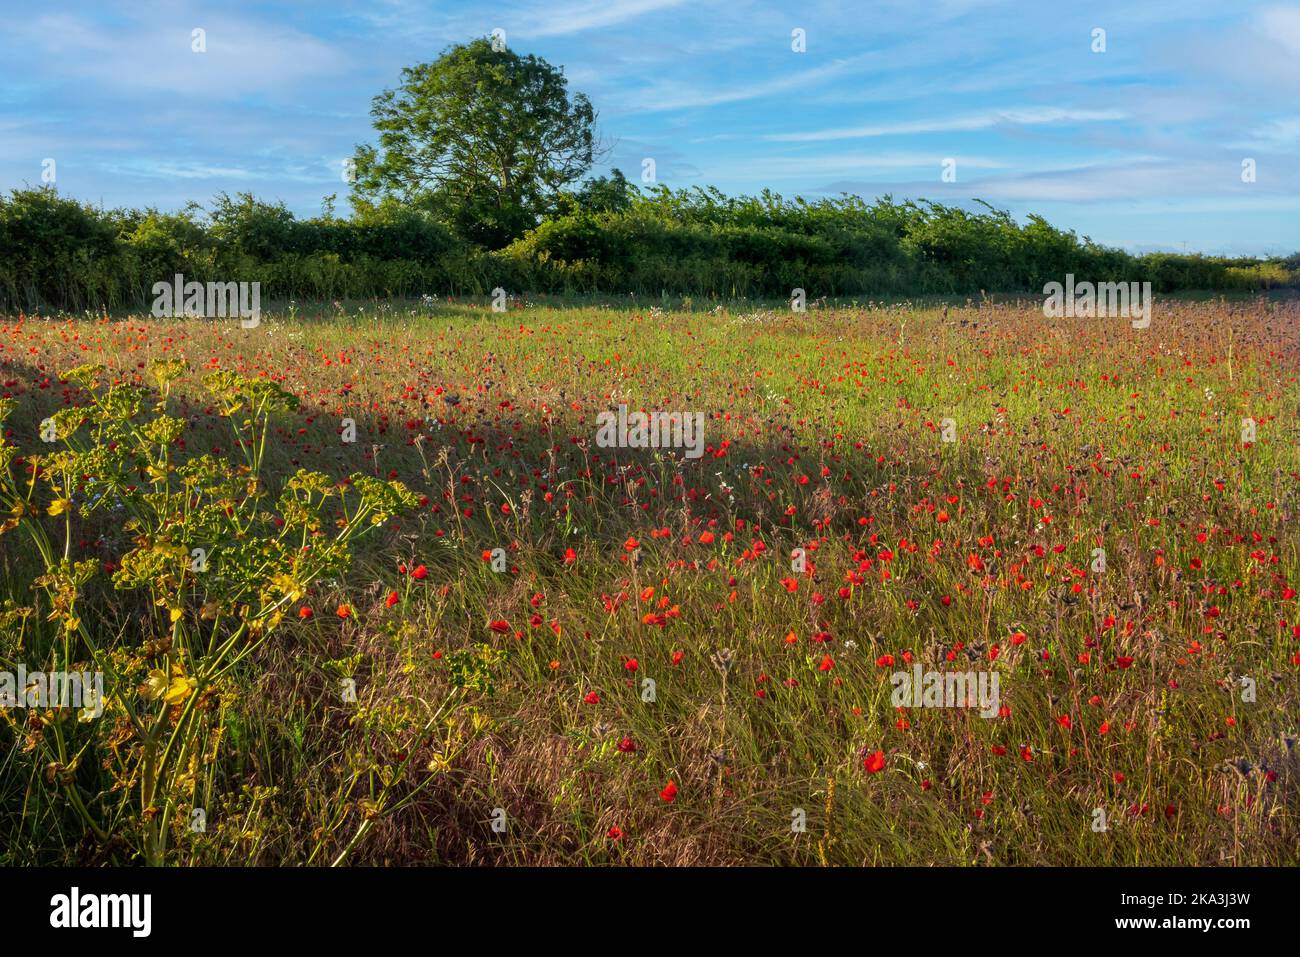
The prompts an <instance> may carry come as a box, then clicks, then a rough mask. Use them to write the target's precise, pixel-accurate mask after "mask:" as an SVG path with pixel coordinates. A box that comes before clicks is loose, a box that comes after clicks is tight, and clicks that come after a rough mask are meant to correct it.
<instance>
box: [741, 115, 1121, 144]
mask: <svg viewBox="0 0 1300 957" xmlns="http://www.w3.org/2000/svg"><path fill="white" fill-rule="evenodd" d="M1127 116H1128V114H1126V113H1123V112H1121V111H1119V110H1069V109H1060V108H1057V107H1038V108H1027V109H1014V110H998V111H994V112H988V113H976V114H972V115H968V116H953V117H947V118H944V119H933V120H908V121H905V122H901V123H876V124H873V125H870V126H850V127H840V128H838V129H830V130H808V131H806V132H787V133H771V134H768V135H767V136H765V137H764V139H768V140H778V141H782V142H803V143H811V142H821V141H824V140H854V139H865V138H867V137H873V136H904V135H911V134H917V133H954V132H962V131H969V130H987V129H992V128H994V127H998V126H1042V125H1044V124H1049V123H1099V122H1105V121H1109V120H1122V119H1125V118H1127Z"/></svg>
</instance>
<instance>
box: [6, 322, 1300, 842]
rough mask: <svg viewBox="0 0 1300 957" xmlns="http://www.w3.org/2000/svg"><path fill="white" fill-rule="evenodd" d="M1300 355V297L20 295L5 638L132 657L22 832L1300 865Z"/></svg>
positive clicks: (60, 658) (35, 786)
mask: <svg viewBox="0 0 1300 957" xmlns="http://www.w3.org/2000/svg"><path fill="white" fill-rule="evenodd" d="M168 360H180V362H179V363H176V364H173V365H167V364H166V362H167V361H168ZM160 362H161V363H162V364H160ZM87 365H102V366H103V367H104V371H102V372H97V371H94V370H91V369H86V368H82V369H80V370H79V371H77V372H76V373H75V374H70V373H71V370H73V369H74V368H76V367H85V366H87ZM213 372H225V373H234V374H236V375H235V376H227V377H225V378H222V377H220V376H218V377H217V378H215V379H213V378H209V380H208V385H207V386H205V385H204V378H205V376H209V375H210V374H211V373H213ZM1298 375H1300V302H1298V301H1297V300H1294V299H1290V300H1281V301H1269V300H1266V299H1262V298H1261V299H1254V300H1235V301H1224V300H1217V301H1203V302H1198V301H1181V302H1170V301H1164V302H1158V303H1157V305H1156V308H1155V312H1154V317H1153V321H1152V323H1151V325H1150V327H1149V328H1146V329H1134V328H1132V327H1131V326H1130V324H1129V323H1128V322H1127V321H1126V320H1121V319H1066V320H1049V319H1045V318H1044V316H1043V311H1042V307H1041V302H1025V303H1016V302H997V303H995V302H992V301H981V302H966V303H965V304H961V303H953V304H949V305H945V304H942V303H930V304H913V303H902V304H892V305H888V304H881V303H868V304H840V305H835V304H828V303H810V304H809V309H808V311H807V312H806V313H797V312H792V311H791V310H790V308H789V304H775V305H768V306H763V305H755V304H752V303H751V304H742V305H736V304H731V305H725V304H724V305H714V304H713V303H709V304H707V305H703V306H702V305H700V304H698V303H697V304H695V305H692V304H691V303H689V302H682V301H680V300H674V301H673V302H672V303H671V304H670V303H667V302H662V303H659V304H657V305H650V304H646V303H640V304H637V303H629V302H626V301H624V302H619V301H618V300H614V299H611V300H609V301H608V302H607V303H604V304H601V303H597V302H595V301H592V302H584V303H581V304H573V303H563V302H549V301H537V302H527V301H522V300H513V301H511V303H510V308H509V309H508V310H507V311H506V312H504V313H496V312H493V311H492V310H491V309H490V308H489V306H488V304H487V303H486V301H483V300H479V301H475V302H462V303H457V302H427V301H426V302H424V303H386V302H368V303H359V304H358V303H351V304H347V305H343V304H333V305H329V304H326V305H325V306H324V307H318V306H313V307H303V306H302V305H294V306H292V307H290V306H288V305H286V306H285V307H284V308H283V309H279V310H277V311H273V312H268V313H266V314H264V315H263V316H262V320H261V324H260V325H259V326H257V327H255V328H241V326H240V324H239V322H238V320H157V319H153V318H151V317H148V316H144V317H141V316H139V315H133V316H126V317H121V316H118V317H113V318H107V317H100V318H96V317H93V316H83V317H79V318H66V317H64V318H33V317H25V318H23V317H13V316H11V317H9V318H7V319H0V396H4V397H5V399H6V400H7V402H6V405H7V406H8V418H7V420H6V421H5V422H4V429H5V433H4V435H5V442H6V448H7V449H8V452H7V457H6V459H4V460H0V464H3V465H4V466H5V469H4V471H5V475H6V477H5V482H6V483H7V484H3V485H0V506H3V507H2V508H0V520H3V519H4V518H5V517H6V516H8V517H9V519H10V520H9V521H8V522H7V523H4V524H3V525H0V528H5V529H6V531H5V534H3V535H0V598H4V599H6V603H5V606H4V608H3V609H0V668H3V669H10V670H12V669H13V668H14V667H15V665H16V663H17V662H19V661H23V662H26V666H27V668H28V669H29V670H30V669H34V668H37V667H39V666H41V665H43V666H45V667H46V669H47V670H50V671H53V670H56V669H59V668H62V669H65V670H66V669H71V668H73V667H74V666H77V665H80V666H82V670H90V669H91V664H90V663H91V662H93V664H94V668H95V669H98V670H102V671H103V672H104V673H105V698H104V702H103V713H102V715H100V716H98V717H94V716H89V715H86V714H84V713H83V714H81V715H80V719H84V720H79V718H78V716H77V715H76V714H74V713H72V712H69V711H67V710H63V711H60V710H58V709H52V708H47V709H42V708H39V707H32V708H28V709H25V710H23V709H10V710H4V711H0V848H3V850H0V863H10V864H12V863H84V864H101V863H129V862H143V861H148V862H151V863H167V864H178V865H188V864H202V863H221V864H289V865H294V864H304V863H310V864H329V863H339V864H361V863H390V864H425V863H453V864H608V863H625V864H677V865H682V864H742V863H749V864H809V865H862V864H866V865H896V864H906V865H993V864H1012V865H1024V864H1052V865H1094V864H1096V865H1127V864H1144V865H1173V864H1192V865H1218V864H1252V865H1257V864H1296V863H1298V862H1300V851H1298V850H1297V848H1300V751H1298V750H1296V748H1295V741H1296V737H1297V731H1298V725H1300V687H1298V683H1300V601H1298V600H1297V597H1296V587H1297V582H1296V573H1297V568H1298V567H1300V530H1298V525H1297V513H1298V512H1300V452H1298V451H1297V449H1298V448H1300V442H1298V439H1300V425H1298V420H1297V415H1298V414H1300V380H1298V379H1297V376H1298ZM237 376H243V377H247V381H245V380H243V379H238V378H237ZM271 384H273V385H274V386H275V387H278V388H276V389H272V388H270V385H271ZM134 386H138V387H140V389H142V390H143V392H141V393H140V395H139V397H138V398H137V399H130V398H129V397H130V396H131V394H132V390H131V389H130V388H127V387H134ZM213 388H215V390H216V395H215V397H214V395H213V394H212V393H211V392H210V391H208V390H209V389H213ZM281 390H282V391H283V393H285V394H286V395H281V394H280V391H281ZM96 403H98V404H97V405H96ZM621 405H627V406H629V407H630V409H631V410H633V411H635V410H637V409H645V410H648V411H649V410H659V411H664V412H669V413H679V414H686V413H695V412H699V413H702V414H703V421H704V431H703V445H704V448H703V454H702V455H699V456H698V457H694V456H688V455H687V454H686V452H685V450H683V449H680V448H634V447H614V448H609V447H602V446H601V445H600V444H599V443H598V442H597V415H598V414H600V413H602V412H607V411H615V410H617V409H618V408H619V407H620V406H621ZM60 410H63V411H60ZM55 413H58V415H55ZM51 416H54V418H53V419H50V420H49V421H51V422H55V423H56V426H55V427H53V428H52V431H51V433H50V435H49V436H46V437H45V438H46V439H47V441H46V442H42V431H43V429H44V428H45V427H46V420H47V417H51ZM150 423H154V424H150ZM157 423H162V424H157ZM232 429H233V431H232ZM259 429H264V433H263V432H260V431H259ZM232 435H233V436H235V437H236V438H235V439H232ZM51 438H52V439H53V441H50V439H51ZM351 439H354V441H352V440H351ZM203 453H209V454H210V455H211V456H212V457H211V458H210V459H208V460H206V464H205V465H203V466H202V467H199V466H194V467H193V468H192V469H191V468H190V466H188V465H187V463H189V462H191V461H197V460H198V459H197V457H198V456H200V455H202V454H203ZM60 455H62V456H64V457H63V458H59V457H58V456H60ZM37 456H42V457H43V458H40V459H37V458H36V457H37ZM299 469H309V470H313V471H318V472H321V473H324V475H326V476H328V478H329V481H325V480H322V481H320V482H319V483H317V484H313V482H314V480H309V479H301V480H299V481H298V482H297V483H293V482H289V481H288V480H289V478H290V476H293V475H294V474H295V473H296V472H297V471H298V470H299ZM352 474H356V475H357V476H358V477H357V478H355V479H353V481H352V482H351V483H350V484H348V485H346V486H341V485H339V484H336V483H338V482H339V480H342V479H344V478H345V477H347V476H349V475H352ZM110 476H112V478H110ZM365 476H371V477H372V478H373V479H374V480H376V481H373V482H367V481H366V480H365V478H364V477H365ZM389 482H397V483H400V484H399V485H393V484H388V483H389ZM286 486H287V487H288V490H287V491H286ZM340 489H346V490H348V491H350V492H353V491H354V492H356V493H357V494H359V495H360V496H361V502H362V504H361V505H359V506H349V505H348V504H347V501H348V500H347V499H346V498H345V499H342V500H339V499H338V498H337V497H335V496H334V493H335V492H338V491H339V490H340ZM313 496H316V497H315V498H313ZM198 546H202V548H203V550H204V557H205V558H206V559H209V562H208V563H207V564H204V563H202V562H200V563H199V564H198V565H197V566H196V565H195V564H194V563H193V562H192V561H191V556H192V555H193V549H194V548H195V547H198ZM915 665H920V666H921V668H922V669H923V670H924V671H927V672H930V671H939V672H963V673H966V672H969V673H972V674H974V673H980V674H983V675H986V676H990V678H991V677H992V676H996V678H997V682H998V683H997V685H996V686H995V688H996V689H998V691H999V692H1000V698H999V699H998V700H997V701H996V708H995V713H994V714H992V715H991V716H984V715H982V714H981V708H980V707H978V706H976V707H961V706H958V707H928V706H925V707H922V706H913V707H903V708H900V707H897V706H896V705H895V704H894V701H893V699H892V695H893V692H894V685H893V684H892V683H891V676H893V675H894V674H895V673H897V672H905V673H908V674H911V673H912V669H913V667H914V666H915ZM963 703H969V702H963ZM917 704H919V702H917ZM196 822H197V823H196Z"/></svg>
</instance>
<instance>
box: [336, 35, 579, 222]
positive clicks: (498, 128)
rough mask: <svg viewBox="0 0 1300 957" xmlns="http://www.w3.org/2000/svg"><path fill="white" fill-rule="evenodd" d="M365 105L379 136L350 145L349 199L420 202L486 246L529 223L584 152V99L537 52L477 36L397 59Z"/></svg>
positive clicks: (574, 175) (366, 203)
mask: <svg viewBox="0 0 1300 957" xmlns="http://www.w3.org/2000/svg"><path fill="white" fill-rule="evenodd" d="M370 113H371V116H373V117H374V124H375V129H376V130H377V131H378V133H379V143H378V145H377V146H361V147H358V148H357V152H356V158H355V162H356V180H355V183H354V185H353V203H354V205H355V206H357V207H358V208H359V209H361V210H363V211H364V210H366V209H368V208H374V207H375V205H376V204H377V203H378V204H380V205H382V204H384V203H385V201H387V202H388V203H390V204H391V203H392V202H394V201H396V202H400V203H402V204H404V205H409V206H415V207H419V208H423V209H426V210H428V211H430V212H431V213H433V214H434V215H436V216H438V217H439V218H441V219H443V220H444V221H446V222H447V223H449V224H450V225H451V226H452V227H453V228H454V229H455V230H456V231H457V232H458V233H459V234H460V235H462V236H465V237H466V238H468V239H472V240H473V241H475V242H478V243H482V244H483V245H486V246H489V247H491V248H498V247H500V246H503V245H505V244H506V243H508V242H510V241H511V240H512V239H515V238H516V237H518V236H520V235H522V234H523V232H524V231H525V230H527V229H530V228H532V227H533V226H535V225H537V222H538V219H539V217H540V216H542V215H543V214H544V213H545V212H546V211H547V209H548V208H549V205H550V203H551V202H552V201H553V199H554V197H555V195H556V194H557V192H558V191H559V190H560V189H561V188H562V187H564V186H565V185H566V184H568V183H571V182H573V181H574V180H576V179H578V178H579V177H580V176H582V174H583V173H585V172H586V171H587V169H589V168H590V166H591V163H592V159H593V152H594V146H593V137H592V123H593V122H594V120H595V112H594V111H593V110H592V108H591V103H590V102H589V101H588V100H587V98H586V96H584V95H583V94H581V93H575V94H573V95H572V96H570V94H569V91H568V83H567V81H566V80H565V78H564V73H563V71H562V70H559V69H556V68H555V67H553V66H551V65H550V64H549V63H547V62H546V61H545V60H543V59H541V58H539V57H536V56H531V55H530V56H520V55H518V54H517V53H515V52H513V51H512V50H509V49H506V48H504V47H503V48H501V49H493V45H492V43H491V42H489V41H488V40H485V39H484V40H475V41H473V42H472V43H468V44H459V45H456V46H453V47H451V48H450V49H448V50H446V51H445V52H444V53H443V54H442V55H441V56H440V57H438V59H437V60H434V61H433V62H432V63H422V64H420V65H418V66H413V67H407V68H405V69H404V70H402V82H401V84H400V85H399V86H398V88H397V89H396V90H385V91H384V92H383V93H381V94H380V95H379V96H377V97H375V100H374V105H373V107H372V108H371V111H370Z"/></svg>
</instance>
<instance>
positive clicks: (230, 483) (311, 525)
mask: <svg viewBox="0 0 1300 957" xmlns="http://www.w3.org/2000/svg"><path fill="white" fill-rule="evenodd" d="M149 371H150V374H151V376H152V377H153V380H154V383H155V385H156V390H149V389H146V388H142V387H138V386H132V385H127V384H121V383H119V384H114V385H111V386H108V387H105V386H104V385H103V384H102V381H101V380H102V379H103V378H104V375H103V369H102V368H101V367H98V366H81V367H78V368H76V369H72V370H70V371H69V372H67V373H65V378H66V379H67V380H69V381H70V382H73V383H76V384H77V385H79V386H81V387H82V389H84V391H85V394H86V395H87V396H88V397H89V404H88V405H85V406H81V407H74V408H65V409H62V410H60V411H59V412H58V413H56V414H55V415H54V416H52V417H51V418H50V419H47V420H46V421H45V422H44V423H42V438H43V439H44V440H45V442H46V443H47V444H49V445H51V446H52V447H53V448H52V450H51V451H48V452H45V453H44V454H34V455H28V456H26V457H22V456H21V455H20V454H19V452H20V450H19V449H18V448H17V447H16V446H14V445H12V444H9V443H7V442H6V441H5V439H4V437H3V434H0V535H15V536H17V535H26V536H27V537H28V538H29V539H30V541H31V543H32V545H33V546H34V548H35V551H36V553H37V555H39V561H40V564H41V565H42V566H43V568H44V571H43V573H42V574H41V575H39V577H37V578H35V580H34V581H33V589H32V593H33V599H34V602H35V604H37V605H38V606H39V610H40V611H41V612H43V613H44V614H43V615H42V616H40V617H41V618H43V620H44V621H45V622H47V623H48V628H47V630H48V632H49V636H50V637H48V639H47V640H46V641H45V642H44V645H45V646H46V651H47V657H48V658H49V660H50V663H51V666H52V667H54V668H72V667H74V665H76V666H78V667H79V666H81V665H83V664H84V663H86V662H89V663H91V665H93V668H94V669H95V670H96V671H99V672H102V673H103V676H104V687H105V689H106V690H105V694H104V701H102V702H100V703H99V704H100V707H101V710H102V716H101V717H100V719H99V720H98V721H97V722H81V723H79V722H72V723H68V722H66V721H64V720H63V715H61V714H60V712H59V711H58V710H57V709H52V708H51V709H45V710H44V711H37V712H32V713H31V714H30V715H29V716H28V717H27V720H26V725H25V726H24V727H22V728H20V729H19V731H20V733H21V734H22V735H23V736H24V737H25V743H26V750H27V751H30V752H32V753H39V756H40V761H41V762H43V764H44V766H45V767H46V769H47V773H46V774H45V775H44V778H45V779H46V780H47V781H48V782H49V784H50V785H51V786H52V787H54V788H57V789H58V791H59V792H60V794H61V795H62V797H63V798H64V799H65V800H66V801H67V802H68V804H69V805H70V806H71V808H72V809H73V810H74V811H75V812H76V813H77V814H78V815H79V816H80V818H81V819H82V820H83V823H84V825H85V827H86V829H87V830H88V831H89V832H90V833H92V834H93V835H94V836H95V838H96V839H97V840H98V841H99V842H101V844H105V845H110V844H111V845H112V846H119V845H121V844H122V842H123V835H124V834H125V835H128V836H127V837H126V838H125V840H126V844H127V845H128V846H130V847H132V848H134V850H133V851H132V852H131V854H132V855H133V856H134V855H135V854H138V855H140V856H142V857H143V858H144V859H145V860H146V861H147V862H149V863H151V864H160V863H163V862H164V861H165V860H166V856H167V851H168V846H169V843H171V842H173V841H174V839H175V837H176V835H177V834H179V833H181V832H182V831H183V829H185V828H186V827H188V825H189V821H188V818H187V813H186V812H187V809H193V808H200V807H203V806H205V805H206V804H207V803H208V802H209V800H210V798H211V797H212V794H211V790H210V789H211V787H212V775H211V774H210V773H209V769H210V767H211V765H212V763H213V761H214V760H215V753H216V749H217V747H218V746H219V743H220V741H221V738H222V734H223V732H224V728H225V720H226V716H227V709H228V707H229V704H228V700H229V695H228V694H224V693H223V692H225V691H227V690H228V689H229V687H230V683H231V682H232V681H233V679H234V677H235V676H236V675H237V674H238V671H239V669H240V667H241V665H243V664H244V663H245V662H247V660H248V659H249V658H250V656H253V655H255V654H256V652H257V650H258V648H259V647H261V646H262V645H263V644H264V643H265V642H267V641H268V640H269V639H270V637H271V636H272V634H273V633H274V632H275V631H276V629H277V627H279V626H280V625H281V623H282V622H283V620H284V618H285V616H286V614H289V613H291V612H292V610H293V606H295V605H296V604H297V603H299V602H300V601H301V600H302V599H303V598H304V596H306V595H307V593H308V590H309V588H310V587H311V585H312V583H313V582H315V581H317V580H318V579H321V578H322V577H332V576H335V575H337V574H338V573H339V572H340V571H341V570H342V569H344V568H345V567H346V566H347V565H348V563H349V561H350V558H351V552H352V548H351V546H352V545H353V543H354V542H355V541H356V540H357V539H358V538H359V537H360V536H362V535H364V534H365V533H366V532H368V531H369V530H372V529H374V528H375V527H377V526H379V525H382V524H383V523H384V522H386V521H388V520H389V518H391V517H392V516H393V515H395V514H397V513H398V512H400V511H403V510H405V509H408V508H410V507H412V506H414V505H415V504H416V496H415V495H414V494H413V493H411V492H410V491H409V490H408V489H407V488H406V487H405V486H404V485H402V484H401V483H400V482H392V481H383V480H380V479H377V478H374V477H372V476H366V475H362V474H356V475H353V476H351V477H350V478H349V479H348V480H347V481H345V482H336V481H334V480H332V479H331V478H329V477H328V476H326V475H323V474H321V473H318V472H308V471H301V470H300V471H298V472H297V473H296V474H294V475H292V476H291V477H290V478H288V479H287V480H286V481H284V482H283V487H281V488H279V489H278V490H275V491H274V492H273V490H271V489H269V488H268V487H267V484H266V482H265V481H264V480H263V474H264V473H263V468H262V463H263V458H264V456H265V453H266V447H267V436H268V433H269V432H270V431H271V429H272V422H273V421H274V419H275V417H276V416H279V415H283V414H285V413H288V412H291V411H293V410H294V409H296V407H297V400H296V398H295V397H294V396H293V395H291V394H289V393H287V392H285V391H284V390H282V389H280V388H279V387H278V386H277V385H276V384H274V383H272V382H269V381H267V380H264V379H252V378H248V377H246V376H242V375H239V374H236V373H233V372H224V371H223V372H213V373H210V374H209V375H207V376H205V377H204V380H203V383H204V385H205V387H206V388H207V390H208V391H209V392H210V393H211V396H212V399H213V408H214V409H215V411H216V413H217V414H218V415H219V416H221V417H222V418H224V419H225V420H226V421H227V422H228V424H229V427H230V430H231V434H232V440H233V446H232V449H233V451H232V453H231V455H230V456H229V457H223V456H218V455H214V454H208V453H205V454H194V453H190V452H188V451H186V443H185V442H184V437H185V435H186V430H187V426H188V423H187V421H186V420H185V419H183V418H179V417H177V416H174V415H171V414H169V412H168V406H169V396H170V391H171V388H172V385H173V383H174V382H175V381H176V380H177V379H178V378H180V377H181V376H182V375H184V374H185V372H186V371H187V370H186V367H185V365H184V364H183V363H182V362H179V361H176V360H167V361H155V362H154V363H153V364H152V365H151V366H150V370H149ZM14 405H15V403H14V402H13V401H12V400H4V401H0V420H3V419H4V418H5V417H6V416H8V415H9V414H10V413H11V412H12V411H13V408H14ZM104 527H107V528H111V529H113V530H114V532H115V533H114V534H113V535H111V536H101V538H102V539H103V540H104V541H106V542H107V543H108V544H107V547H108V548H109V550H110V552H113V548H114V543H116V549H117V550H116V551H115V552H113V553H112V554H111V555H110V557H109V559H108V560H107V561H104V560H98V559H92V560H75V559H74V557H73V555H74V551H76V548H75V546H76V543H78V542H80V541H84V539H85V537H86V536H88V535H93V534H94V531H93V530H94V529H98V528H104ZM106 608H113V609H114V610H116V611H118V612H122V614H118V615H114V616H113V621H114V624H113V625H111V626H110V625H109V623H108V621H107V620H106V617H105V616H104V615H102V614H101V612H102V611H103V610H104V609H106ZM26 611H28V612H30V610H26ZM10 617H11V618H13V620H14V621H16V622H17V621H21V622H22V623H23V625H24V627H26V622H27V618H28V616H27V615H22V616H18V615H16V614H15V615H11V616H10ZM6 620H8V619H6ZM8 720H9V721H10V722H11V723H14V724H15V725H16V723H17V719H16V718H14V717H12V716H9V717H8ZM87 725H89V727H87ZM90 759H93V761H92V760H90ZM88 763H92V765H93V766H92V769H91V770H90V771H88V772H86V773H81V772H79V768H83V766H84V765H86V764H88ZM98 769H102V770H104V771H106V772H107V773H108V778H107V781H108V783H107V786H106V787H105V786H103V784H104V780H105V779H104V777H103V776H102V775H101V774H100V773H99V770H98Z"/></svg>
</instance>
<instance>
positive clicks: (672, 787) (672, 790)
mask: <svg viewBox="0 0 1300 957" xmlns="http://www.w3.org/2000/svg"><path fill="white" fill-rule="evenodd" d="M659 796H660V797H661V798H663V799H664V801H665V802H666V803H668V804H672V803H673V801H675V800H677V782H676V781H669V782H668V784H667V785H666V786H665V787H664V789H663V790H662V791H660V792H659Z"/></svg>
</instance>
